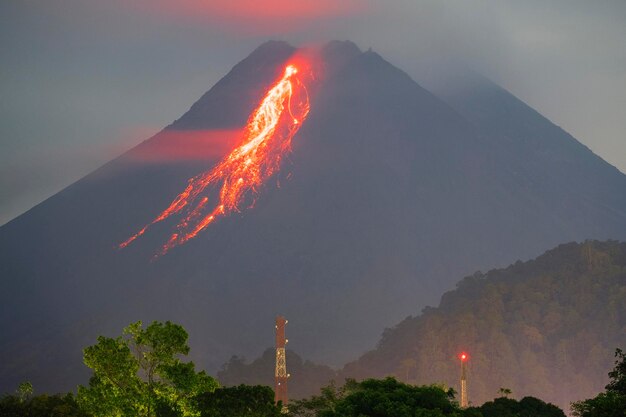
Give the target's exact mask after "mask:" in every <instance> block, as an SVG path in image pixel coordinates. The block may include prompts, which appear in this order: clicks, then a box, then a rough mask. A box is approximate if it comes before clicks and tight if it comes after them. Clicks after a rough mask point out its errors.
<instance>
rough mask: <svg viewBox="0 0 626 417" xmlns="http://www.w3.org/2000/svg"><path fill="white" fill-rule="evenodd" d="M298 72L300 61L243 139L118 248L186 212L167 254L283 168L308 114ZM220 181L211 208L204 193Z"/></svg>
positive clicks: (233, 208)
mask: <svg viewBox="0 0 626 417" xmlns="http://www.w3.org/2000/svg"><path fill="white" fill-rule="evenodd" d="M297 73H298V69H297V68H296V67H295V66H293V65H288V66H287V67H286V68H285V72H284V74H283V76H282V78H281V79H280V80H279V81H278V82H277V83H276V84H275V85H274V86H273V87H272V88H271V89H270V90H269V91H268V92H267V94H266V95H265V97H264V98H263V100H262V101H261V104H260V105H259V106H258V107H257V109H256V110H255V111H254V113H252V115H251V117H250V119H249V121H248V124H247V126H246V129H245V131H244V135H243V140H242V143H241V144H240V145H239V146H238V147H236V148H235V149H234V150H233V151H232V152H231V153H230V154H228V155H227V156H226V157H225V158H224V159H222V160H221V161H220V162H219V163H218V164H217V166H215V167H214V168H213V169H212V170H210V171H207V172H204V173H202V174H200V175H197V176H196V177H193V178H191V179H190V180H189V182H188V185H187V188H185V190H184V191H183V192H182V193H180V194H179V195H178V196H177V197H176V198H175V199H174V200H173V201H172V202H171V203H170V205H169V207H168V208H166V209H165V210H164V211H163V212H162V213H161V214H160V215H159V216H157V217H156V218H155V219H154V220H153V221H152V222H151V223H149V224H147V225H146V226H144V228H143V229H141V230H140V231H139V232H137V233H136V234H134V235H133V236H131V237H130V238H129V239H128V240H126V241H125V242H123V243H121V244H120V245H119V247H120V248H125V247H126V246H128V245H129V244H130V243H131V242H133V241H134V240H135V239H137V238H138V237H139V236H141V235H143V234H144V233H145V232H146V231H147V230H148V228H149V227H150V226H152V225H153V224H155V223H158V222H161V221H163V220H165V219H167V218H168V217H170V216H172V215H174V214H178V213H181V214H182V215H183V216H184V217H183V218H182V220H180V222H179V223H178V225H177V227H176V231H175V232H174V233H173V234H172V235H171V237H170V239H169V240H168V242H167V243H166V244H165V245H164V246H163V247H162V249H161V251H160V252H159V253H158V255H162V254H165V253H166V252H167V251H168V250H170V249H171V248H173V247H174V246H176V245H180V244H182V243H185V242H186V241H188V240H189V239H192V238H194V237H195V236H196V235H197V234H198V233H200V232H201V231H202V230H203V229H205V228H206V227H207V226H208V225H210V224H211V223H213V222H214V221H215V219H217V218H218V217H220V216H225V215H227V214H229V213H232V212H233V211H239V205H240V204H241V203H242V201H243V200H244V198H245V197H246V195H248V194H249V193H252V195H253V198H254V195H255V194H256V193H257V192H258V188H259V187H260V186H261V185H262V184H263V183H264V182H265V181H266V180H267V179H268V178H269V177H271V176H272V175H273V174H274V173H276V172H277V171H278V169H279V167H280V162H281V160H282V158H283V156H284V155H285V154H286V153H287V152H289V151H290V149H291V139H292V138H293V136H294V135H295V134H296V132H297V131H298V129H299V128H300V125H301V124H302V122H303V121H304V120H305V119H306V117H307V115H308V113H309V99H308V94H307V91H306V87H305V86H304V85H303V84H302V82H301V81H300V79H298V78H297V76H296V74H297ZM219 185H221V188H220V191H219V202H218V203H217V204H216V205H215V206H214V207H212V208H211V207H210V206H208V205H207V204H208V202H209V197H208V196H206V195H204V194H207V193H208V192H209V191H210V188H209V187H210V186H219ZM253 201H254V200H253Z"/></svg>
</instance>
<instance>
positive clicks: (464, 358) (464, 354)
mask: <svg viewBox="0 0 626 417" xmlns="http://www.w3.org/2000/svg"><path fill="white" fill-rule="evenodd" d="M459 359H461V361H463V362H465V361H466V360H468V359H469V355H468V354H467V353H465V352H463V353H461V354H460V355H459Z"/></svg>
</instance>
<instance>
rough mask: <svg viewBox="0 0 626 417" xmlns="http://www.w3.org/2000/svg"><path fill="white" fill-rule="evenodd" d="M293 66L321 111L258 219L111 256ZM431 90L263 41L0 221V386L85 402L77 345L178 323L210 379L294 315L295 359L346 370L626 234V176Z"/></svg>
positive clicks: (252, 216)
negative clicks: (391, 337)
mask: <svg viewBox="0 0 626 417" xmlns="http://www.w3.org/2000/svg"><path fill="white" fill-rule="evenodd" d="M298 56H305V57H308V58H307V59H311V60H312V62H313V64H314V65H312V68H313V71H314V74H313V76H312V77H311V80H310V85H308V86H307V87H308V89H309V92H310V111H309V112H308V115H307V117H306V120H304V121H303V123H302V124H301V126H298V130H297V132H295V134H294V136H293V138H292V140H291V143H290V147H289V150H288V152H286V153H285V154H284V156H283V157H282V158H281V161H280V164H279V169H278V170H277V171H276V172H272V173H271V175H270V176H269V177H268V179H267V180H266V181H264V182H263V183H262V184H259V185H258V186H257V187H256V189H255V193H256V197H255V199H254V205H253V207H248V205H246V204H244V206H245V207H243V206H242V207H241V209H240V210H233V211H232V212H231V213H230V214H229V215H224V216H221V217H219V218H218V219H217V220H215V221H214V222H212V223H211V225H210V227H208V228H206V229H204V230H202V231H201V232H199V233H197V235H195V237H194V238H193V239H189V240H186V241H185V242H184V244H180V245H177V246H176V247H172V248H171V249H170V250H169V251H168V252H167V253H166V254H164V255H162V256H160V257H158V258H157V259H153V258H154V255H155V253H157V252H158V250H159V248H161V247H162V246H163V244H164V242H167V241H168V240H170V239H171V235H172V230H176V225H177V222H178V221H179V220H180V219H175V218H166V219H164V220H163V221H159V222H158V223H155V224H153V225H152V226H151V227H150V228H149V229H148V230H147V231H146V232H145V233H144V234H143V235H142V236H141V237H140V238H138V239H136V240H135V241H133V242H132V244H130V245H127V246H126V247H124V248H123V249H119V245H120V243H122V242H125V241H127V239H128V238H129V237H130V236H132V235H133V234H134V233H136V232H137V231H138V230H142V227H144V226H145V225H146V224H149V223H150V222H152V221H153V220H154V219H157V218H158V217H159V214H160V213H163V210H165V209H166V208H167V207H168V206H170V205H171V204H172V202H173V201H175V198H176V196H178V195H180V193H181V192H182V191H183V190H185V189H186V187H187V186H188V185H189V184H190V182H189V180H190V179H191V178H196V177H197V176H198V175H200V174H202V173H203V172H207V171H210V170H211V169H212V168H214V167H216V166H218V165H219V164H220V161H223V160H224V158H225V157H226V156H227V155H228V154H229V152H231V151H232V150H233V149H235V148H236V146H237V144H238V143H240V142H239V141H240V138H241V132H242V131H243V130H244V129H245V127H246V124H247V123H249V121H250V120H251V115H254V114H255V111H256V109H258V107H259V103H261V102H262V100H263V99H264V97H266V95H267V94H268V91H270V89H271V88H272V86H273V85H275V84H276V82H277V80H280V79H281V76H282V75H283V73H284V71H285V66H286V65H288V64H289V62H291V61H293V59H294V57H298ZM432 91H433V92H434V93H435V94H433V93H431V92H430V91H428V90H426V89H424V88H423V87H421V86H420V85H419V84H417V83H416V82H415V81H414V80H413V79H411V78H410V77H409V76H408V75H407V74H406V73H404V72H402V71H401V70H399V69H398V68H396V67H394V66H393V65H391V64H390V63H389V62H387V61H385V60H384V59H383V58H382V57H381V56H380V55H378V54H377V53H375V52H372V51H367V52H362V51H361V50H359V49H358V47H357V46H356V45H354V44H353V43H351V42H337V41H335V42H330V43H329V44H327V45H325V46H323V47H321V48H319V50H316V51H315V52H314V53H312V52H311V51H309V50H300V49H296V48H294V47H292V46H290V45H288V44H286V43H284V42H276V41H270V42H267V43H265V44H263V45H261V46H260V47H259V48H257V49H256V50H255V51H254V52H252V53H251V54H250V55H249V56H248V57H247V58H245V59H244V60H243V61H241V62H240V63H238V64H237V65H236V66H235V67H233V69H232V70H231V71H230V72H229V73H228V74H227V75H226V76H225V77H224V78H223V79H221V80H220V81H219V82H218V83H217V84H216V85H215V86H213V87H212V88H211V89H210V90H209V91H208V92H207V93H205V94H204V95H203V96H202V97H201V98H200V99H199V100H198V101H197V102H196V103H195V104H194V105H193V106H192V107H191V108H190V109H189V111H187V112H186V113H185V114H184V115H183V116H182V117H181V118H180V119H178V120H176V121H175V122H173V123H172V124H171V125H169V126H167V127H166V128H165V129H163V131H161V132H159V133H158V134H157V135H155V136H154V137H152V138H150V139H148V140H146V141H145V142H143V143H141V144H140V145H138V146H137V147H135V148H134V149H132V150H130V151H129V152H127V153H126V154H124V155H122V156H120V157H119V158H117V159H115V160H113V161H111V162H109V163H108V164H106V165H104V166H103V167H101V168H99V169H98V170H96V171H94V172H93V173H91V174H90V175H88V176H86V177H84V178H82V179H81V180H79V181H77V182H76V183H74V184H72V185H71V186H69V187H67V188H66V189H64V190H63V191H61V192H59V193H58V194H56V195H54V196H53V197H51V198H49V199H48V200H46V201H44V202H43V203H41V204H39V205H38V206H36V207H34V208H33V209H31V210H29V211H28V212H26V213H24V214H23V215H21V216H19V217H18V218H16V219H14V220H13V221H11V222H9V223H7V224H6V225H4V226H2V227H1V228H0V268H1V269H0V273H1V276H2V291H1V292H0V309H1V314H0V335H2V336H1V338H0V354H1V357H2V358H3V361H2V362H1V363H0V390H2V391H9V390H14V389H15V386H16V385H17V383H18V382H20V381H22V380H29V381H31V382H32V383H33V385H34V386H35V387H36V389H37V390H38V391H39V392H41V391H46V390H54V391H59V390H64V389H66V390H69V389H73V387H75V385H76V384H77V383H81V382H85V381H86V378H87V375H88V369H87V368H86V367H85V366H83V365H82V361H81V359H82V353H81V351H82V348H83V347H85V346H87V345H90V344H93V343H94V342H95V339H96V337H97V335H100V334H106V335H115V334H119V331H120V329H121V328H122V327H124V326H125V325H127V324H128V323H130V322H132V321H136V320H144V322H148V321H151V320H172V321H175V322H178V323H181V324H182V325H183V326H185V328H186V329H187V330H188V331H189V333H190V336H191V339H190V344H191V347H192V349H191V352H192V356H193V359H194V360H195V362H196V363H197V364H198V365H199V366H200V367H203V368H205V369H207V370H209V371H215V370H216V369H218V368H219V366H220V365H221V364H223V363H224V362H225V361H226V360H227V359H228V358H229V357H230V356H231V355H233V354H238V355H247V356H249V357H254V356H257V355H258V354H259V353H261V352H262V351H263V350H265V348H266V347H268V346H272V344H273V326H272V324H273V320H274V317H275V316H276V315H277V314H282V315H285V316H286V317H288V318H289V323H290V328H289V338H290V340H291V343H290V348H292V349H293V350H295V351H297V352H299V353H301V354H302V355H303V356H305V357H307V358H310V359H314V360H316V361H319V362H322V363H326V364H330V365H337V366H338V365H341V364H342V363H344V362H345V361H347V360H349V359H353V358H355V357H356V356H358V355H359V354H360V353H362V352H364V351H366V350H368V349H370V348H371V347H372V346H373V344H374V343H375V341H376V340H377V338H378V336H379V334H380V331H381V330H382V329H383V328H385V327H386V326H390V325H392V324H394V323H396V322H398V321H399V320H400V319H402V318H403V317H405V316H407V315H409V314H414V313H415V312H416V311H419V310H420V309H421V308H422V307H424V306H425V305H426V304H429V303H431V304H432V303H434V302H436V300H437V299H438V297H439V296H440V295H441V294H442V293H443V292H444V291H445V290H448V289H450V287H452V286H453V284H454V282H455V281H456V279H457V278H458V277H459V276H462V275H464V274H468V273H471V272H473V271H475V270H478V269H485V268H491V267H496V266H501V265H506V264H509V263H511V262H512V261H513V262H514V261H515V260H517V259H528V258H530V257H533V256H536V255H538V254H539V253H542V252H543V251H545V250H546V249H548V248H550V247H553V246H556V245H557V244H558V243H561V242H565V241H572V240H583V239H588V238H594V239H602V240H604V239H609V238H613V239H625V238H626V176H625V175H624V174H622V173H621V172H619V171H618V170H617V169H615V168H614V167H612V166H611V165H609V164H608V163H606V162H605V161H603V160H602V159H601V158H599V157H598V156H596V155H594V154H593V153H592V152H591V151H590V150H589V149H587V148H586V147H585V146H583V145H582V144H580V143H579V142H578V141H576V140H575V139H574V138H573V137H571V136H570V135H568V134H567V133H566V132H565V131H563V130H562V129H560V128H558V127H557V126H554V125H553V124H552V123H550V122H549V121H548V120H547V119H545V118H544V117H542V116H541V115H539V114H538V113H537V112H535V111H534V110H532V109H531V108H530V107H528V106H527V105H525V104H524V103H522V102H521V101H520V100H518V99H516V98H515V97H514V96H512V95H511V94H510V93H508V92H506V91H505V90H503V89H502V88H500V87H498V86H496V85H495V84H493V83H491V82H489V81H488V80H485V79H483V78H480V77H478V76H474V75H472V76H468V77H460V78H457V79H455V80H454V81H450V83H443V85H437V86H435V85H434V86H433V88H432ZM207 192H208V194H207V198H212V199H214V200H215V199H216V198H217V197H216V194H217V193H218V190H217V189H208V191H207ZM216 201H217V200H216ZM250 205H252V204H250ZM564 285H566V283H564Z"/></svg>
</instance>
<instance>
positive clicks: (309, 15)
mask: <svg viewBox="0 0 626 417" xmlns="http://www.w3.org/2000/svg"><path fill="white" fill-rule="evenodd" d="M123 4H124V5H125V7H130V8H132V9H134V10H135V11H138V12H141V13H147V14H154V15H157V16H159V17H161V18H165V19H174V20H184V21H187V22H190V23H204V24H211V25H216V26H219V27H220V28H221V29H222V30H226V31H228V32H231V33H242V34H253V35H258V34H268V33H276V32H279V33H280V32H290V31H292V30H294V29H295V28H296V27H298V26H300V25H303V24H304V25H308V24H310V23H313V22H314V21H317V20H322V19H328V18H333V17H344V16H351V15H355V14H361V13H363V12H365V11H366V10H367V9H368V3H367V0H342V1H338V0H315V1H308V0H264V1H258V0H238V1H232V0H210V1H206V0H178V1H176V0H138V1H135V2H124V3H123Z"/></svg>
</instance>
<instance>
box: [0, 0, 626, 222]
mask: <svg viewBox="0 0 626 417" xmlns="http://www.w3.org/2000/svg"><path fill="white" fill-rule="evenodd" d="M298 1H299V0H269V1H267V2H264V3H263V4H266V5H267V6H266V7H265V8H264V9H255V8H254V7H252V5H253V4H254V2H251V1H250V0H243V1H242V2H239V3H237V2H228V1H226V0H215V1H201V0H184V1H183V0H178V1H175V0H135V1H132V2H128V1H122V0H109V1H102V0H30V1H29V0H3V1H2V2H0V224H3V223H5V222H6V221H8V220H10V219H11V218H13V217H15V216H16V215H19V214H20V213H22V212H23V211H25V210H27V209H28V208H30V207H32V206H33V205H34V204H37V203H38V202H40V201H42V200H43V199H45V198H47V197H49V196H50V195H52V194H54V193H55V192H57V191H59V190H60V189H62V188H63V187H65V186H67V185H69V184H70V183H71V182H73V181H74V180H76V179H78V178H80V177H81V176H83V175H84V174H86V173H88V172H89V171H91V170H93V169H95V168H97V167H98V166H99V165H101V164H102V163H104V162H106V161H107V160H109V159H111V158H112V157H114V156H116V155H118V154H120V153H121V152H123V151H124V150H126V149H128V148H130V147H131V146H133V145H135V144H137V143H139V142H140V141H141V140H143V139H146V138H147V137H148V136H150V135H151V134H153V133H155V132H156V131H158V130H160V129H161V128H162V127H163V126H165V125H166V124H168V123H170V122H171V121H172V120H174V119H176V118H177V117H179V116H180V115H181V114H182V113H184V112H185V111H186V110H187V109H188V108H189V106H190V105H191V104H192V103H193V102H194V101H195V100H196V99H198V98H199V97H200V96H201V95H202V94H203V93H204V92H205V91H206V90H207V89H208V88H210V87H211V85H213V84H214V83H215V82H216V81H217V80H219V78H220V77H222V76H223V75H224V74H225V73H226V72H227V71H228V70H229V69H230V68H231V67H232V66H233V65H234V64H235V63H237V62H238V61H239V60H240V59H242V58H244V57H245V56H246V55H247V54H248V53H249V52H251V51H252V50H253V49H254V48H255V47H256V46H258V44H260V43H261V42H263V41H265V40H268V39H283V40H286V41H289V42H290V43H292V44H294V45H298V44H303V43H311V42H323V41H327V40H331V39H342V40H343V39H350V40H352V41H354V42H356V43H357V44H358V45H359V46H360V47H361V48H368V47H372V48H373V49H374V50H376V51H377V52H379V53H380V54H381V55H383V56H384V57H385V58H386V59H388V60H389V61H391V62H392V63H393V64H395V65H397V66H398V67H400V68H402V69H403V70H405V71H406V72H408V73H409V74H410V75H413V76H416V75H417V74H418V72H419V70H420V67H421V66H422V65H423V63H424V62H425V61H428V60H432V59H433V58H450V57H452V58H454V59H456V60H459V61H464V62H466V63H467V64H469V65H470V66H471V67H473V68H475V69H476V70H478V71H479V72H482V73H483V74H485V75H486V76H487V77H489V78H491V79H493V80H494V81H496V82H498V83H499V84H501V85H502V86H504V87H505V88H507V89H508V90H510V91H511V92H512V93H514V94H515V95H517V96H518V97H520V98H521V99H522V100H524V101H525V102H527V103H528V104H530V105H531V106H533V107H534V108H536V109H537V110H538V111H540V112H541V113H542V114H543V115H545V116H546V117H548V118H549V119H551V120H552V121H553V122H554V123H556V124H558V125H560V126H561V127H563V128H564V129H565V130H567V131H569V132H570V133H571V134H573V135H574V136H575V137H576V138H577V139H578V140H580V141H581V142H583V143H584V144H585V145H587V146H588V147H589V148H591V149H592V150H593V151H594V152H596V153H597V154H598V155H600V156H601V157H603V158H604V159H606V160H607V161H608V162H610V163H611V164H613V165H615V166H616V167H617V168H619V169H620V170H621V171H622V172H626V134H625V133H624V132H626V41H625V40H626V1H623V0H615V1H602V0H599V1H582V0H555V1H549V0H541V1H540V0H525V1H523V2H522V1H514V0H491V1H488V0H423V1H420V0H412V1H411V0H397V1H385V2H383V1H374V0H369V1H365V0H349V1H345V2H341V5H342V6H341V7H335V3H336V2H332V1H329V0H324V1H317V2H311V3H308V2H306V1H305V0H302V1H301V2H300V3H298ZM294 2H295V3H294ZM257 3H258V2H257ZM129 4H130V5H129ZM232 4H238V6H237V5H236V6H232ZM293 4H297V5H299V6H297V7H295V8H294V7H291V8H288V10H287V11H285V6H286V5H288V6H292V5H293ZM312 4H316V6H315V7H309V8H307V7H305V6H302V5H312ZM181 5H182V6H181ZM300 6H302V7H300ZM298 7H300V9H302V10H299V9H298ZM273 8H274V9H273ZM281 8H282V9H281ZM222 10H224V11H223V12H222ZM310 16H314V17H313V18H310Z"/></svg>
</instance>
